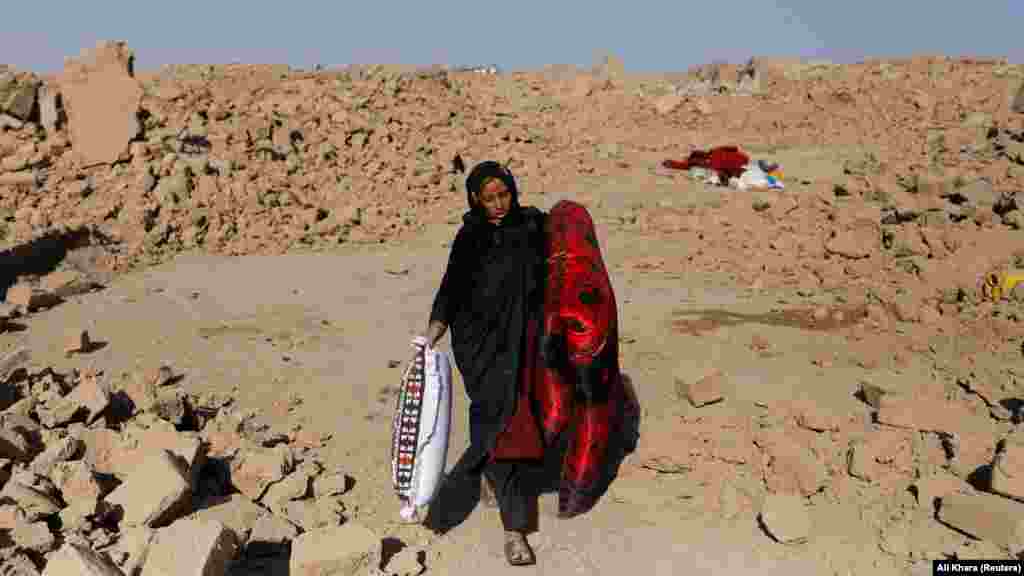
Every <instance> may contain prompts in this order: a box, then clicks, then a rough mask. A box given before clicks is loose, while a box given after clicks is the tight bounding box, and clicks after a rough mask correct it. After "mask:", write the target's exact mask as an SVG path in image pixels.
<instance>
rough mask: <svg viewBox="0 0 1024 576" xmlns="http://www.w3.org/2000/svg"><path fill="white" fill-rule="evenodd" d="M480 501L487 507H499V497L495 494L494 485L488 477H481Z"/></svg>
mask: <svg viewBox="0 0 1024 576" xmlns="http://www.w3.org/2000/svg"><path fill="white" fill-rule="evenodd" d="M480 503H481V504H483V505H484V506H485V507H487V508H497V507H498V497H497V496H495V495H494V487H493V486H491V483H490V481H489V480H487V478H481V479H480Z"/></svg>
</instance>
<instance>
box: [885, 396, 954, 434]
mask: <svg viewBox="0 0 1024 576" xmlns="http://www.w3.org/2000/svg"><path fill="white" fill-rule="evenodd" d="M972 418H973V415H972V414H971V412H970V411H969V410H967V408H966V407H964V406H963V405H962V404H959V403H952V402H946V401H944V400H938V399H929V398H910V397H900V396H893V395H886V396H884V397H882V400H881V404H880V406H879V409H878V422H879V423H881V424H886V425H888V426H895V427H898V428H909V429H911V430H922V431H926V432H946V433H951V432H956V431H958V430H959V426H961V425H962V423H963V422H964V421H965V420H971V419H972Z"/></svg>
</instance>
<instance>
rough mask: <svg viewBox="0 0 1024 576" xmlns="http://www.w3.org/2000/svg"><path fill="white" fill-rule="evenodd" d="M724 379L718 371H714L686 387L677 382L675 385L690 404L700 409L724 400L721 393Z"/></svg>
mask: <svg viewBox="0 0 1024 576" xmlns="http://www.w3.org/2000/svg"><path fill="white" fill-rule="evenodd" d="M724 378H725V375H724V374H722V373H721V372H719V371H715V372H712V373H711V374H709V375H707V376H705V377H703V378H701V379H700V380H697V381H696V382H693V383H691V384H689V385H686V384H685V383H683V382H681V381H677V385H679V386H680V391H681V392H682V393H683V394H684V395H685V397H686V399H687V400H689V401H690V404H692V405H693V406H694V407H696V408H700V407H701V406H707V405H708V404H714V403H715V402H719V401H721V400H723V399H724V398H725V396H724V395H723V393H722V383H723V382H722V381H723V379H724Z"/></svg>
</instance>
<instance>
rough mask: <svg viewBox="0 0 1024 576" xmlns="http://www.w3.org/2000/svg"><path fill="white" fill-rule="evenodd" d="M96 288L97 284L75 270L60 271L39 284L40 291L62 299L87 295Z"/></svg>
mask: <svg viewBox="0 0 1024 576" xmlns="http://www.w3.org/2000/svg"><path fill="white" fill-rule="evenodd" d="M94 287H95V284H94V283H93V282H92V281H91V280H89V278H88V277H86V275H85V274H82V273H81V272H77V271H75V270H59V271H57V272H53V273H51V274H47V275H46V276H44V277H43V279H42V280H40V282H39V288H40V289H42V290H43V291H45V292H49V293H50V294H52V295H54V296H56V297H57V298H62V299H64V298H71V297H72V296H78V295H80V294H86V293H88V292H90V291H91V290H92V289H93V288H94Z"/></svg>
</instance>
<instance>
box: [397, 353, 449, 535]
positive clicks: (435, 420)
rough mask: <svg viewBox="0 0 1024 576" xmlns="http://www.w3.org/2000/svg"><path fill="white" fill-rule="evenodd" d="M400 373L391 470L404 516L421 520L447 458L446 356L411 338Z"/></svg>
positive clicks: (447, 370)
mask: <svg viewBox="0 0 1024 576" xmlns="http://www.w3.org/2000/svg"><path fill="white" fill-rule="evenodd" d="M413 344H414V348H415V354H414V358H413V360H412V361H411V362H410V363H409V365H408V366H407V367H406V370H405V372H404V373H403V375H402V381H401V385H400V388H399V391H398V399H397V403H396V405H395V414H394V420H393V422H392V432H391V474H392V482H393V483H394V487H395V491H396V492H397V493H398V498H399V500H400V501H401V504H402V507H401V510H400V514H401V517H402V519H403V520H406V521H409V520H414V519H418V520H422V518H423V516H424V513H425V511H426V508H427V506H428V505H429V504H430V501H431V500H432V499H433V498H434V495H435V494H436V493H437V489H438V487H439V486H440V483H441V478H442V476H443V474H444V466H445V460H446V459H447V457H448V431H449V427H450V424H451V415H452V394H451V382H452V369H451V363H450V362H449V360H448V355H447V354H445V353H444V352H440V351H438V350H434V349H433V348H430V347H428V346H427V342H426V339H424V338H416V339H415V340H414V341H413Z"/></svg>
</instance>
